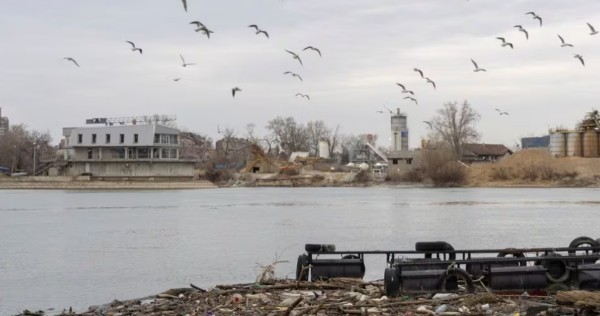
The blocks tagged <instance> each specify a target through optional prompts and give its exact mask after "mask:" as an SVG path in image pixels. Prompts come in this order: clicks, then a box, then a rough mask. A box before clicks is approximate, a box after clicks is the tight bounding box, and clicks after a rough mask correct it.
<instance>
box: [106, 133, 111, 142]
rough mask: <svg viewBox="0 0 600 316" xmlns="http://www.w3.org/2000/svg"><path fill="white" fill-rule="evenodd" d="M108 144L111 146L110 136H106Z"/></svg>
mask: <svg viewBox="0 0 600 316" xmlns="http://www.w3.org/2000/svg"><path fill="white" fill-rule="evenodd" d="M106 143H107V144H110V134H106Z"/></svg>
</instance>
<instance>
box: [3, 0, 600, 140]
mask: <svg viewBox="0 0 600 316" xmlns="http://www.w3.org/2000/svg"><path fill="white" fill-rule="evenodd" d="M187 1H188V12H185V11H184V10H183V6H182V4H181V1H180V0H86V1H81V0H52V1H48V0H28V1H21V0H6V1H1V2H0V43H1V44H0V106H1V107H2V114H3V115H4V116H8V117H9V118H10V122H11V125H12V124H19V123H24V124H26V125H27V126H28V127H30V128H32V129H36V130H40V131H49V132H50V133H51V134H52V136H53V138H54V142H55V143H57V142H58V141H59V140H60V138H61V133H62V127H67V126H83V125H84V122H85V119H86V118H92V117H121V116H136V115H152V114H173V115H176V116H177V126H178V127H180V128H185V129H187V130H190V131H193V132H197V133H200V134H204V135H208V136H210V137H212V138H213V139H218V138H219V135H218V134H217V126H219V127H220V128H221V129H224V128H231V129H235V130H236V131H238V135H240V136H243V135H244V134H245V126H246V125H247V124H248V123H254V124H256V127H257V132H258V133H259V134H261V135H264V134H265V133H266V130H265V129H264V127H265V125H266V124H267V122H268V121H269V120H271V119H273V118H275V117H277V116H283V117H288V116H293V117H294V118H295V119H296V121H297V122H299V123H303V124H304V123H306V122H308V121H312V120H323V121H325V122H326V123H327V124H328V125H329V126H330V127H335V126H336V125H339V126H340V128H341V131H342V133H345V134H363V133H372V134H377V135H378V136H379V145H384V146H389V135H390V132H389V129H390V127H389V115H388V114H387V113H385V114H381V113H377V112H376V111H378V110H385V108H384V107H388V108H390V109H394V110H395V109H396V108H400V109H401V110H402V111H404V112H406V113H407V114H408V121H409V123H408V124H409V130H410V132H409V133H410V147H411V148H414V147H419V145H420V140H421V139H422V138H424V137H426V135H427V133H428V131H427V126H426V125H425V124H423V123H422V121H423V120H428V119H430V118H431V117H432V116H434V115H435V112H436V110H437V109H439V108H440V107H441V106H442V105H443V104H444V103H446V102H449V101H458V102H462V101H463V100H468V101H469V102H470V103H471V104H472V105H473V107H474V108H475V109H476V110H477V111H478V112H479V113H480V114H481V117H482V118H481V121H480V122H479V124H478V128H479V130H480V131H481V134H482V139H481V140H482V142H485V143H504V144H506V145H508V146H512V145H514V144H515V142H517V141H518V140H519V139H520V138H521V137H524V136H534V135H535V136H538V135H544V134H546V133H547V131H548V129H549V128H552V127H557V126H564V127H569V128H573V127H574V126H575V124H576V123H577V121H578V120H580V119H581V118H583V116H584V114H585V112H588V111H590V110H591V109H592V108H598V102H599V96H600V94H599V93H598V89H600V72H599V70H600V34H598V35H595V36H591V35H590V34H589V33H590V30H589V28H588V27H587V25H586V22H589V23H591V24H592V25H594V26H596V27H597V28H598V29H599V30H600V1H598V0H506V1H498V0H470V1H467V0H419V1H415V0H187ZM528 11H535V12H536V13H537V14H538V15H539V16H541V17H542V19H543V26H542V27H540V26H539V24H538V21H537V20H534V19H532V17H531V16H529V15H525V13H526V12H528ZM193 20H199V21H201V22H202V23H204V24H205V25H206V26H207V27H208V28H209V29H211V30H213V31H214V32H215V33H214V34H212V36H211V38H210V39H207V38H206V37H205V36H203V35H201V33H196V32H194V26H193V25H190V24H188V23H189V22H190V21H193ZM249 24H258V26H259V27H261V28H262V29H264V30H266V31H268V33H269V35H270V39H266V38H265V37H264V36H262V35H255V34H254V32H253V31H252V29H250V28H248V25H249ZM516 24H521V25H523V26H524V27H525V28H526V29H527V30H528V32H529V40H526V39H525V36H524V34H523V33H521V32H519V31H517V29H515V28H514V27H513V26H514V25H516ZM557 34H560V35H562V36H563V38H564V39H565V40H566V41H567V42H569V43H571V44H573V45H574V46H575V47H573V48H571V47H560V40H559V39H558V37H557ZM497 36H502V37H505V38H506V39H507V40H508V41H510V42H512V43H513V44H514V50H511V49H510V48H509V47H501V46H500V41H499V40H497V39H496V37H497ZM125 41H133V42H135V43H136V45H137V46H138V47H140V48H142V49H143V54H142V55H139V53H137V52H132V51H131V50H130V46H129V44H127V43H126V42H125ZM308 45H312V46H315V47H318V48H319V49H320V50H321V51H322V53H323V57H322V58H320V57H319V56H318V54H316V53H315V52H313V51H302V48H304V47H306V46H308ZM286 49H287V50H291V51H295V52H297V53H299V54H300V57H301V58H302V61H303V62H304V66H303V67H302V66H300V64H299V63H298V62H297V61H296V60H294V59H293V58H292V56H291V55H290V54H288V53H286V52H285V50H286ZM575 53H578V54H581V55H582V56H583V58H584V59H585V63H586V65H585V67H583V66H582V65H581V64H580V63H579V61H578V60H577V59H575V58H573V54H575ZM179 54H183V56H184V57H185V58H186V61H187V62H189V63H195V64H196V65H194V66H189V67H185V68H184V67H182V66H181V60H180V59H179ZM64 57H73V58H75V59H76V60H77V62H78V63H79V64H80V65H81V67H80V68H77V67H76V66H74V65H73V64H72V63H70V62H68V61H66V60H64V59H63V58H64ZM471 58H473V59H474V60H476V61H477V62H478V63H479V66H480V67H482V68H485V69H487V72H478V73H475V72H473V69H474V68H473V65H472V64H471V62H470V59H471ZM415 67H417V68H420V69H422V70H423V71H424V73H425V76H427V77H430V78H431V79H432V80H434V81H435V82H436V84H437V89H435V90H434V89H433V88H432V86H431V85H430V84H427V83H426V82H425V81H424V80H423V79H421V78H420V76H419V75H418V74H417V73H416V72H414V71H413V70H412V69H413V68H415ZM288 70H289V71H293V72H296V73H298V74H300V75H301V76H302V77H303V79H304V81H303V82H300V81H299V80H298V79H296V78H293V77H289V76H284V75H283V72H285V71H288ZM174 78H182V79H181V80H180V81H179V82H174V81H173V80H172V79H174ZM396 82H400V83H403V84H404V85H406V87H407V88H408V89H410V90H413V91H414V92H415V94H416V98H417V99H418V102H419V104H418V105H415V104H414V103H412V102H411V101H409V100H403V99H402V98H403V97H404V96H405V95H403V94H402V93H401V89H400V88H399V87H398V86H396V84H395V83H396ZM234 86H239V87H240V88H242V90H243V91H242V92H240V93H239V94H238V95H236V97H235V98H232V96H231V88H233V87H234ZM299 92H300V93H305V94H309V95H310V97H311V100H310V101H307V100H306V99H302V98H297V97H295V94H296V93H299ZM495 108H499V109H501V110H503V111H506V112H509V113H510V115H509V116H499V115H498V113H497V112H496V111H495V110H494V109H495Z"/></svg>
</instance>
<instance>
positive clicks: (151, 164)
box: [57, 124, 194, 178]
mask: <svg viewBox="0 0 600 316" xmlns="http://www.w3.org/2000/svg"><path fill="white" fill-rule="evenodd" d="M63 136H64V137H65V142H64V144H65V150H64V152H63V157H62V158H63V161H64V163H63V165H62V166H61V168H60V170H59V171H58V172H57V173H58V174H61V175H67V176H79V175H89V176H93V177H127V178H129V177H190V178H191V177H193V173H194V167H193V165H194V161H192V160H182V159H179V153H180V149H181V142H180V137H179V130H177V129H174V128H169V127H166V126H161V125H154V124H148V125H116V126H115V125H113V126H99V127H97V126H95V127H74V128H72V127H68V128H63Z"/></svg>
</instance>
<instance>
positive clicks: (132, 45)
mask: <svg viewBox="0 0 600 316" xmlns="http://www.w3.org/2000/svg"><path fill="white" fill-rule="evenodd" d="M125 42H127V43H129V44H131V51H133V52H135V51H136V50H137V51H139V52H140V55H141V54H142V49H141V48H137V47H135V44H134V43H133V42H131V41H125Z"/></svg>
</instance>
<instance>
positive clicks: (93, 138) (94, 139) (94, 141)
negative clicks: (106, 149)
mask: <svg viewBox="0 0 600 316" xmlns="http://www.w3.org/2000/svg"><path fill="white" fill-rule="evenodd" d="M95 143H96V134H92V144H95Z"/></svg>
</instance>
